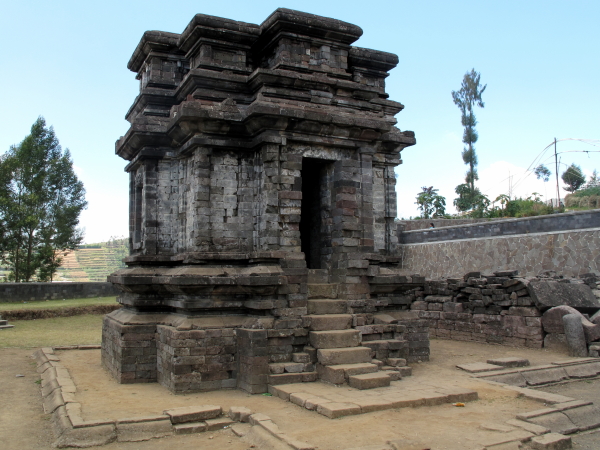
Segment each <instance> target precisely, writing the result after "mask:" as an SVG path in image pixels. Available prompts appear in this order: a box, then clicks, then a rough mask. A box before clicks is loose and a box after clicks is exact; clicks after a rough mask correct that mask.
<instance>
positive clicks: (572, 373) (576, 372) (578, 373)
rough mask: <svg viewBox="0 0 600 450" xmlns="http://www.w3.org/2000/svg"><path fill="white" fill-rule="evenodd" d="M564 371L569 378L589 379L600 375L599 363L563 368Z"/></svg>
mask: <svg viewBox="0 0 600 450" xmlns="http://www.w3.org/2000/svg"><path fill="white" fill-rule="evenodd" d="M564 369H565V372H567V375H569V378H591V377H595V376H597V375H598V374H600V362H597V363H592V364H578V365H573V366H565V367H564Z"/></svg>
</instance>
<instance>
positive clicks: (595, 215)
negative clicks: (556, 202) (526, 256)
mask: <svg viewBox="0 0 600 450" xmlns="http://www.w3.org/2000/svg"><path fill="white" fill-rule="evenodd" d="M458 220H460V221H462V220H461V219H458ZM476 220H479V219H476ZM418 222H422V221H421V220H419V221H418ZM431 222H434V224H435V220H432V221H431ZM452 225H453V224H452V220H450V219H446V220H444V223H443V224H442V226H441V227H440V228H433V229H418V230H411V231H402V229H403V228H409V226H407V225H404V227H403V226H402V223H399V225H398V232H399V233H398V235H399V242H400V243H402V244H417V243H423V242H438V241H453V240H458V239H475V238H485V237H493V236H509V235H518V234H529V233H547V232H552V231H569V230H581V229H586V228H600V209H593V210H589V211H576V212H569V213H563V214H550V215H545V216H536V217H524V218H519V219H502V220H493V221H486V222H483V223H482V222H481V221H479V222H477V223H469V224H461V223H460V222H458V223H457V224H456V225H454V226H452ZM437 226H438V225H437V224H436V227H437Z"/></svg>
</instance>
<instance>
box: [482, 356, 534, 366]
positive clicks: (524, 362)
mask: <svg viewBox="0 0 600 450" xmlns="http://www.w3.org/2000/svg"><path fill="white" fill-rule="evenodd" d="M487 363H488V364H492V365H496V366H502V367H526V366H528V365H529V360H528V359H526V358H518V357H508V358H494V359H488V360H487Z"/></svg>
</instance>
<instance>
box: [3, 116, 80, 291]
mask: <svg viewBox="0 0 600 450" xmlns="http://www.w3.org/2000/svg"><path fill="white" fill-rule="evenodd" d="M86 206H87V202H86V201H85V189H84V187H83V183H81V181H79V180H78V179H77V176H76V175H75V172H74V171H73V162H72V160H71V154H70V153H69V150H66V151H64V152H63V151H62V149H61V146H60V144H59V142H58V139H57V138H56V135H55V134H54V130H53V128H52V127H50V128H47V127H46V122H45V121H44V118H43V117H39V118H38V119H37V120H36V122H35V123H34V124H33V125H32V127H31V133H30V134H29V135H28V136H26V137H25V139H23V141H22V142H21V143H20V144H18V145H13V146H11V147H10V149H9V150H8V151H7V152H6V153H5V154H4V155H2V156H1V157H0V225H1V228H2V231H0V262H3V263H4V264H7V265H8V266H9V268H10V274H9V279H11V280H13V281H16V282H21V281H31V280H32V278H34V277H35V278H37V279H39V280H41V281H47V280H52V278H53V275H54V274H55V273H56V269H57V268H58V267H59V266H60V264H61V262H62V256H61V254H64V252H66V251H67V250H72V249H74V248H75V247H76V246H77V245H79V244H80V243H81V241H82V239H83V233H82V231H81V230H80V229H78V228H77V226H78V224H79V214H80V213H81V211H82V210H83V209H84V208H85V207H86Z"/></svg>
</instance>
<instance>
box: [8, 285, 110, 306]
mask: <svg viewBox="0 0 600 450" xmlns="http://www.w3.org/2000/svg"><path fill="white" fill-rule="evenodd" d="M118 294H119V291H118V290H117V289H116V288H115V287H114V285H113V284H112V283H102V282H90V283H0V303H2V302H31V301H36V300H62V299H67V298H92V297H113V296H117V295H118Z"/></svg>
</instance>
